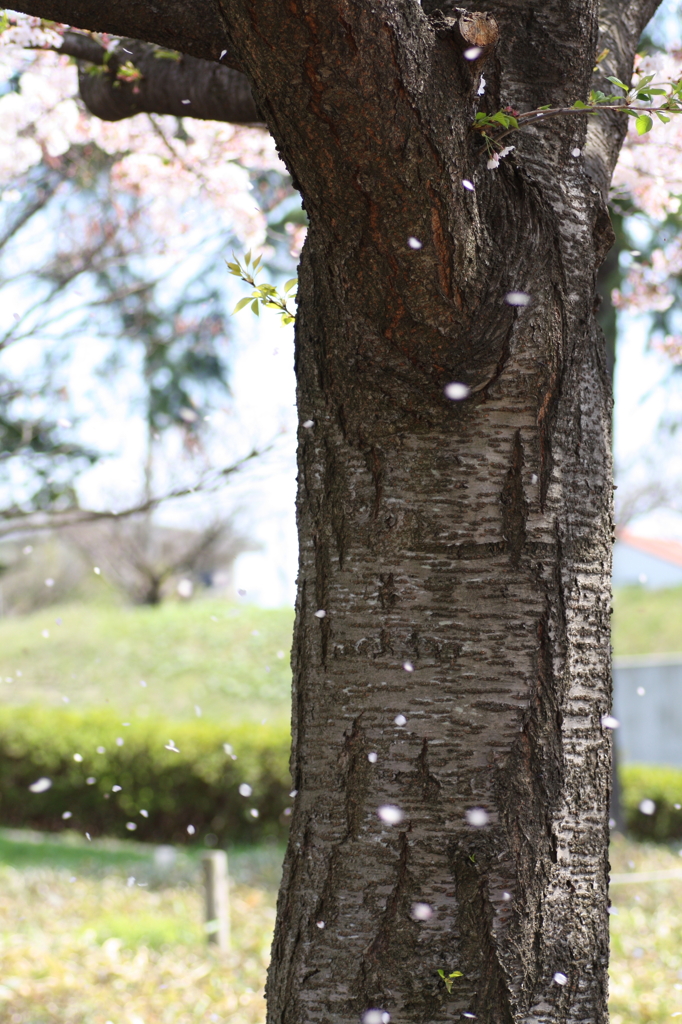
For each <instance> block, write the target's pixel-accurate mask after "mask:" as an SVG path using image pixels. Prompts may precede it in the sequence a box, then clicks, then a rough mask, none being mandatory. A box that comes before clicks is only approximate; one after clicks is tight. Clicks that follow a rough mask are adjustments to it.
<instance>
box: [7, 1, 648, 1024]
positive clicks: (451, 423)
mask: <svg viewBox="0 0 682 1024" xmlns="http://www.w3.org/2000/svg"><path fill="white" fill-rule="evenodd" d="M21 6H22V9H24V10H27V11H29V13H33V14H43V15H44V16H48V17H52V18H58V19H59V20H61V21H69V22H70V23H71V24H75V25H77V26H79V27H81V28H86V29H101V30H104V29H106V30H109V31H114V32H118V33H120V34H126V35H130V36H138V37H141V38H144V39H147V40H150V41H152V42H156V43H160V44H163V45H172V46H174V47H176V48H178V49H184V50H185V51H187V52H189V53H192V54H193V55H194V56H196V57H199V58H204V59H216V57H217V56H218V53H219V52H220V51H221V50H222V49H223V48H224V47H228V48H229V49H230V51H231V52H234V54H235V55H236V60H237V62H238V64H239V66H241V67H242V68H243V69H244V72H245V74H246V75H247V77H248V79H249V81H250V83H251V86H252V88H253V92H254V95H255V97H256V99H257V103H258V109H259V110H260V111H261V112H262V115H263V116H264V118H265V120H266V121H267V124H268V127H269V128H270V130H271V132H272V133H273V135H274V137H275V139H276V141H277V143H278V146H279V149H280V152H281V154H282V156H283V158H284V159H285V161H286V163H287V165H288V167H289V169H290V170H291V173H292V175H293V177H294V180H295V182H296V183H297V185H298V187H300V189H301V192H302V196H303V199H304V202H305V207H306V210H307V212H308V215H309V218H310V231H309V235H308V240H307V242H306V245H305V248H304V251H303V256H302V260H301V267H300V289H299V303H300V304H299V314H298V320H297V325H296V368H297V374H298V389H299V391H298V402H299V411H300V420H301V424H302V426H301V430H300V444H299V494H298V521H299V530H300V551H301V554H300V577H299V590H298V602H297V619H296V629H295V639H294V651H293V662H294V710H293V732H294V744H293V753H292V774H293V780H294V783H293V784H294V787H295V788H296V790H297V791H298V793H297V796H296V798H295V810H294V814H293V819H292V825H291V836H290V841H289V847H288V851H287V856H286V862H285V871H284V880H283V883H282V889H281V893H280V899H279V908H278V920H277V928H276V935H275V941H274V946H273V960H272V966H271V969H270V976H269V981H268V1005H269V1011H268V1012H269V1018H268V1019H269V1022H270V1024H350V1022H356V1021H358V1020H360V1019H362V1017H363V1015H365V1014H366V1013H367V1011H368V1010H370V1009H374V1010H380V1011H383V1012H385V1013H389V1014H390V1015H391V1020H392V1022H393V1024H427V1022H429V1024H430V1022H433V1024H435V1022H441V1021H442V1022H445V1021H451V1020H453V1019H461V1018H464V1019H467V1018H471V1017H473V1016H475V1017H476V1018H477V1019H478V1020H479V1021H482V1022H485V1024H511V1022H515V1024H517V1022H518V1024H521V1022H524V1024H534V1022H542V1024H559V1022H562V1024H563V1022H568V1021H571V1022H578V1021H580V1022H590V1024H592V1022H594V1024H597V1022H601V1021H603V1020H605V1019H606V1013H607V1009H606V1001H607V975H606V970H607V960H608V913H607V907H608V895H607V886H608V860H607V851H608V820H607V816H608V810H607V808H608V795H609V792H608V791H609V777H610V756H611V743H610V738H609V734H608V731H607V730H605V729H604V728H603V727H602V724H601V718H602V716H603V715H604V714H606V713H607V712H608V711H609V708H610V700H611V682H610V646H609V612H610V608H609V603H610V559H611V504H612V500H611V499H612V477H611V459H610V414H611V394H610V387H609V382H608V375H607V372H606V365H605V354H604V343H603V336H602V334H601V332H600V330H599V328H598V326H597V324H596V320H595V313H594V308H595V275H596V271H597V268H598V266H599V264H600V263H601V261H602V260H603V258H604V255H605V253H606V251H607V250H608V247H609V245H610V241H611V237H612V232H611V229H610V223H609V220H608V215H607V212H606V192H607V189H608V183H609V181H610V178H611V173H612V170H613V166H614V163H615V160H616V158H617V154H618V150H619V147H620V144H621V141H622V137H623V133H624V128H625V124H624V120H623V119H621V118H604V119H603V120H600V121H598V122H597V121H596V119H591V124H590V127H589V132H588V126H587V123H586V122H587V118H586V117H585V116H584V115H577V116H566V117H565V118H556V119H554V120H552V121H550V122H548V123H547V124H544V125H538V126H537V127H532V126H531V127H530V128H529V129H528V130H526V131H524V132H520V133H517V134H516V135H514V136H513V137H509V138H508V140H507V141H511V142H513V143H514V145H515V146H516V149H515V150H514V152H513V153H512V154H511V155H510V156H509V157H507V158H506V159H504V160H503V161H502V162H501V165H500V167H499V169H497V170H495V171H490V170H487V169H486V162H485V157H484V155H482V153H481V148H480V145H479V141H478V139H477V136H476V135H475V134H474V133H472V131H471V129H470V125H471V123H472V120H473V118H474V115H475V113H476V111H477V110H479V109H484V110H486V109H487V110H488V111H491V112H492V111H493V110H497V109H499V108H500V107H505V106H511V107H512V108H514V109H516V110H520V111H526V110H531V109H533V108H535V107H537V106H540V105H544V104H551V105H553V106H567V105H571V104H572V103H573V102H574V101H575V100H576V99H583V100H584V99H585V98H586V96H587V92H588V89H589V87H590V83H591V81H592V76H593V67H594V61H595V55H596V54H597V53H598V52H599V50H600V49H601V48H602V47H603V46H608V48H609V49H610V51H611V52H610V54H609V57H608V59H607V61H606V62H605V64H604V70H605V71H606V72H607V73H613V72H614V71H616V73H618V74H619V75H620V77H622V78H626V77H628V76H629V74H630V70H631V67H632V59H633V55H634V52H635V47H636V44H637V40H638V37H639V35H640V32H641V30H642V28H643V26H644V24H645V23H646V20H647V19H648V18H649V17H650V16H651V14H652V13H653V10H654V8H655V3H654V2H651V0H641V2H639V3H637V2H623V0H610V2H609V3H607V4H606V5H604V7H603V9H602V10H601V11H599V10H598V8H597V4H596V3H595V0H529V2H527V3H525V4H523V5H522V4H519V3H516V2H512V0H489V2H488V0H486V2H481V3H476V4H475V6H476V8H477V9H478V10H479V11H480V12H482V15H481V17H478V18H477V17H476V16H475V12H472V11H470V12H469V13H467V12H462V11H461V10H460V9H457V8H451V9H450V10H445V9H442V10H440V11H438V10H435V6H436V5H435V4H434V3H432V4H431V5H430V6H429V5H427V0H424V6H423V7H422V6H421V5H420V4H419V3H418V2H417V0H324V2H322V0H288V2H287V3H284V4H283V3H277V2H275V0H259V2H258V3H256V2H255V0H215V2H213V3H209V2H208V0H204V2H202V3H200V2H194V3H192V2H189V0H185V2H181V0H169V2H168V4H166V5H164V7H163V9H161V8H158V7H156V6H155V5H152V3H150V2H149V0H118V2H116V3H112V4H110V5H106V6H104V5H101V4H100V3H98V2H95V0H73V2H67V0H37V2H30V3H29V2H28V0H24V3H23V4H22V5H21ZM488 14H489V15H492V16H494V19H495V22H496V23H497V26H498V27H499V41H498V43H497V45H496V46H494V45H492V43H491V39H492V37H493V35H494V32H493V28H494V23H493V22H492V21H491V20H490V18H488V17H487V16H486V15H488ZM600 26H601V29H600ZM185 33H186V38H185V36H184V34H185ZM479 37H480V41H481V42H482V43H485V44H486V45H485V46H484V48H483V53H482V54H481V56H480V57H479V58H478V59H477V60H474V61H469V60H467V59H465V58H464V56H463V49H464V48H465V47H467V46H470V45H471V44H472V42H474V41H475V40H476V39H477V38H479ZM602 73H603V72H599V73H597V74H596V77H595V78H594V84H597V85H600V86H602V87H603V84H604V83H603V79H602V78H601V74H602ZM481 75H483V76H484V77H485V79H486V80H487V87H486V91H485V93H484V95H482V96H481V95H479V86H480V83H481ZM575 151H579V154H578V155H575ZM463 181H468V182H471V183H472V184H473V185H474V189H473V190H471V189H469V188H467V187H466V186H464V185H463ZM410 238H413V239H417V240H418V241H419V243H421V248H412V247H411V246H410V244H409V242H408V239H410ZM510 292H524V293H526V294H527V295H529V296H530V302H529V304H528V305H526V306H513V305H510V304H509V303H508V302H507V301H506V298H505V297H506V296H507V295H508V293H510ZM452 381H456V382H462V383H465V384H466V385H467V386H468V387H469V389H470V394H469V397H468V398H466V399H465V400H462V401H450V400H448V399H447V398H446V397H445V395H444V391H443V389H444V387H445V386H446V385H447V384H448V383H450V382H452ZM307 421H312V423H313V425H312V426H308V427H304V426H303V424H304V423H306V422H307ZM322 611H324V612H325V615H324V617H322V616H321V615H320V616H318V615H316V613H317V612H322ZM401 716H402V717H401ZM370 754H371V755H374V754H376V759H374V757H372V759H371V760H370V758H369V755H370ZM385 805H391V806H394V807H397V808H399V809H400V812H401V814H402V818H401V820H400V821H399V822H397V823H395V824H389V823H387V822H386V821H384V820H382V818H381V817H380V815H379V813H378V812H379V809H380V808H381V807H382V806H385ZM473 809H482V810H483V811H485V815H481V813H480V810H479V813H478V816H473V818H472V815H471V814H470V813H469V814H467V812H471V811H472V810H473ZM484 818H485V820H486V822H487V823H486V824H481V822H482V821H483V820H484ZM472 822H478V825H477V824H474V823H472ZM415 904H428V906H429V907H430V908H431V910H432V912H433V913H432V916H431V917H430V918H428V919H419V916H418V913H417V919H415V913H416V912H415V909H414V905H415ZM439 970H442V971H444V972H445V973H446V974H450V973H451V972H454V971H460V972H461V977H455V978H453V979H451V981H452V985H451V991H448V987H449V986H446V985H445V984H444V982H443V981H442V980H441V978H440V976H439V974H438V972H439ZM562 976H564V977H562ZM555 978H556V980H555ZM564 978H565V983H562V981H563V980H564ZM375 1019H376V1020H379V1019H381V1015H379V1016H376V1015H375V1016H374V1017H373V1016H371V1015H370V1017H368V1018H367V1020H368V1021H369V1022H373V1021H374V1020H375Z"/></svg>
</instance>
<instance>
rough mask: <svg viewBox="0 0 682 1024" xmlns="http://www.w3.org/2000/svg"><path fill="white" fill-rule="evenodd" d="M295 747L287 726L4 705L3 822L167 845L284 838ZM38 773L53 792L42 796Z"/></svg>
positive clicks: (0, 746)
mask: <svg viewBox="0 0 682 1024" xmlns="http://www.w3.org/2000/svg"><path fill="white" fill-rule="evenodd" d="M289 745H290V735H289V729H288V727H286V726H285V725H283V724H281V723H280V724H272V725H269V724H266V725H258V726H256V725H254V724H253V723H251V722H248V723H244V722H232V723H229V722H225V723H215V722H208V721H204V720H201V721H199V720H197V721H187V722H171V721H168V720H163V719H162V720H159V719H154V720H152V719H143V720H139V719H138V720H137V721H133V722H131V723H130V725H127V724H123V723H121V719H120V715H119V714H117V713H116V712H114V711H110V710H107V709H96V710H86V711H71V710H67V709H64V710H61V709H57V710H55V709H49V708H48V709H45V708H41V707H32V706H28V707H5V708H0V823H1V824H2V825H3V826H12V827H22V828H27V827H28V828H37V829H42V830H48V831H56V830H58V829H63V828H65V827H68V828H74V829H76V830H78V831H81V832H88V833H89V834H90V835H91V836H97V835H107V836H121V837H126V836H129V837H132V836H134V837H135V839H139V840H142V841H145V840H148V841H151V842H162V843H182V842H188V841H196V840H197V839H203V838H205V836H206V835H210V834H213V835H214V836H215V837H216V840H217V842H219V843H220V844H221V845H225V844H227V843H243V842H249V841H253V842H256V841H262V840H263V839H264V838H266V837H274V838H277V839H281V838H283V836H284V835H285V834H286V828H287V823H288V816H287V814H286V813H285V811H287V809H288V808H289V807H290V805H291V799H290V797H289V790H290V789H291V781H290V776H289V767H288V762H289ZM39 779H49V780H50V783H51V785H50V787H49V788H48V789H45V790H44V791H43V792H35V791H31V789H30V788H29V787H31V786H32V785H33V784H34V783H36V782H37V781H38V780H39ZM240 786H242V787H251V793H249V792H248V789H243V792H246V794H247V795H246V796H244V795H242V794H241V793H240V792H239V787H240ZM38 788H40V787H38ZM142 811H146V812H147V813H146V815H144V814H142V813H141V812H142ZM131 826H134V827H131ZM188 828H190V831H189V832H188ZM192 829H193V830H194V831H193V832H192ZM216 840H211V839H209V842H215V841H216Z"/></svg>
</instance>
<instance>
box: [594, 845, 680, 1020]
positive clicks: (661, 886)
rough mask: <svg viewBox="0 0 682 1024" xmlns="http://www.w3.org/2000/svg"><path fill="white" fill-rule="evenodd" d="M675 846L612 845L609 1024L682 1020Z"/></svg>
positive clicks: (677, 856)
mask: <svg viewBox="0 0 682 1024" xmlns="http://www.w3.org/2000/svg"><path fill="white" fill-rule="evenodd" d="M679 846H680V844H678V845H677V846H674V847H666V846H656V845H654V844H645V843H627V842H625V841H624V840H616V841H614V843H613V845H612V849H611V870H612V873H613V875H614V880H613V884H612V886H611V903H612V911H615V913H612V917H611V985H610V989H611V999H610V1008H611V1024H659V1022H663V1021H668V1020H670V1019H671V1018H672V1017H675V1016H676V1015H677V1016H679V1017H682V857H681V856H680V854H679ZM642 875H644V876H647V877H646V878H642V879H640V878H638V876H642ZM628 876H631V877H628ZM666 876H667V877H666ZM621 879H627V881H625V880H623V881H621Z"/></svg>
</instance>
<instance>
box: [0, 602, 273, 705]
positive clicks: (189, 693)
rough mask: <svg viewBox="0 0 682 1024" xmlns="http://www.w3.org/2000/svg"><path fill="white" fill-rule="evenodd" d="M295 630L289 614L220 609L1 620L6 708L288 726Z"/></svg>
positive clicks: (92, 611) (204, 606)
mask: <svg viewBox="0 0 682 1024" xmlns="http://www.w3.org/2000/svg"><path fill="white" fill-rule="evenodd" d="M292 625H293V611H291V610H290V609H277V610H271V609H262V608H255V607H252V606H249V605H240V606H235V605H231V604H229V603H227V602H226V601H220V600H212V601H208V600H198V601H193V602H189V603H182V604H181V603H178V602H168V603H166V604H164V605H161V606H160V607H155V608H148V607H147V608H145V607H134V608H121V607H110V606H103V605H98V604H95V603H93V604H71V605H65V606H62V607H59V606H57V607H54V606H53V607H51V608H49V609H43V610H42V611H40V612H35V613H33V614H31V615H26V616H22V617H11V618H5V619H0V676H1V679H0V701H2V702H3V703H5V704H8V703H9V704H27V703H34V702H40V703H41V704H47V705H54V706H57V705H59V706H62V707H63V706H64V704H65V703H67V701H68V703H70V704H71V705H72V706H73V707H82V706H84V705H102V704H109V705H110V706H112V707H117V708H119V709H120V711H121V713H122V714H127V715H132V714H136V715H140V716H142V717H145V716H149V715H153V714H155V713H158V714H162V715H163V716H164V717H171V718H187V717H193V716H195V715H197V714H198V712H197V710H196V709H197V708H198V709H199V712H200V713H201V714H202V715H204V716H210V717H225V716H229V715H232V714H238V715H239V717H240V718H251V719H253V720H258V721H260V720H261V719H262V718H264V717H269V718H270V720H272V718H275V717H276V718H281V717H285V718H287V719H288V717H289V706H290V697H289V693H290V687H291V670H290V667H289V652H290V649H291V632H292ZM141 681H143V682H144V683H146V685H145V686H142V685H141ZM64 698H67V700H66V701H65V700H64Z"/></svg>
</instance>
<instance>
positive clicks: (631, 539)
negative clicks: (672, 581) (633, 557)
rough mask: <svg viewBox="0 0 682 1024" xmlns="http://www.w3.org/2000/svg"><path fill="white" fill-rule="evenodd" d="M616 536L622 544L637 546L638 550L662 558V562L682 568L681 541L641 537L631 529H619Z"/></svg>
mask: <svg viewBox="0 0 682 1024" xmlns="http://www.w3.org/2000/svg"><path fill="white" fill-rule="evenodd" d="M616 536H617V538H618V540H619V541H620V542H621V543H622V544H627V545H628V547H631V548H636V549H637V551H643V552H644V553H645V554H647V555H652V556H653V557H654V558H660V560H661V561H662V562H668V563H669V564H670V565H677V566H679V567H680V568H682V544H680V542H679V541H676V540H660V539H658V538H653V537H639V536H638V535H637V534H636V533H632V531H631V530H618V532H617V535H616Z"/></svg>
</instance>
